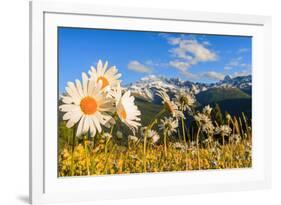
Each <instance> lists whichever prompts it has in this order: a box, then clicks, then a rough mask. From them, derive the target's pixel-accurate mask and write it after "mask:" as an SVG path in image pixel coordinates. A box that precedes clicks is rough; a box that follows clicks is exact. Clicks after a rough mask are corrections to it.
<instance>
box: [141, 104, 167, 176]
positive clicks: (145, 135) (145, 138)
mask: <svg viewBox="0 0 281 205" xmlns="http://www.w3.org/2000/svg"><path fill="white" fill-rule="evenodd" d="M164 112H165V109H162V110H161V111H160V112H159V113H157V115H155V117H154V118H153V119H152V120H151V121H150V123H149V124H148V126H147V128H146V129H145V132H144V140H143V164H144V172H146V146H147V133H148V130H150V129H152V127H153V126H154V124H155V123H156V122H157V118H158V117H160V116H161V115H162V114H163V113H164Z"/></svg>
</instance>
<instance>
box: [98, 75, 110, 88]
mask: <svg viewBox="0 0 281 205" xmlns="http://www.w3.org/2000/svg"><path fill="white" fill-rule="evenodd" d="M100 80H101V81H102V87H101V88H102V89H104V88H105V87H106V86H108V85H109V82H108V80H107V79H106V78H105V77H103V76H100V77H99V78H98V80H97V82H99V81H100Z"/></svg>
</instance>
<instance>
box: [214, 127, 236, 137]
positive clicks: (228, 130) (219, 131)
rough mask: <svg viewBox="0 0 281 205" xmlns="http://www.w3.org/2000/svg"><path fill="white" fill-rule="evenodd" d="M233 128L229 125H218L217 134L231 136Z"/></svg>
mask: <svg viewBox="0 0 281 205" xmlns="http://www.w3.org/2000/svg"><path fill="white" fill-rule="evenodd" d="M231 131H232V129H231V128H230V127H229V126H228V125H221V126H220V127H216V134H220V135H221V136H229V135H230V134H231Z"/></svg>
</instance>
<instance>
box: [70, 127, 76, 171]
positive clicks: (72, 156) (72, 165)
mask: <svg viewBox="0 0 281 205" xmlns="http://www.w3.org/2000/svg"><path fill="white" fill-rule="evenodd" d="M75 135H76V125H74V127H73V130H72V152H71V167H70V172H71V173H70V174H71V176H74V148H75V137H76V136H75Z"/></svg>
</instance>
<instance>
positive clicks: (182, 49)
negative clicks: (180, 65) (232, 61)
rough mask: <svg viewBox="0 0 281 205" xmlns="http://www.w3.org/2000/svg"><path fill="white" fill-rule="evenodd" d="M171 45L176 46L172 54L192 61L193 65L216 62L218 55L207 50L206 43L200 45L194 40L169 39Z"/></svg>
mask: <svg viewBox="0 0 281 205" xmlns="http://www.w3.org/2000/svg"><path fill="white" fill-rule="evenodd" d="M168 42H169V43H170V44H171V45H176V47H174V48H172V49H171V50H170V52H171V53H172V54H173V55H174V56H175V57H176V58H179V59H185V60H189V61H191V64H197V63H199V62H207V61H215V60H217V54H216V53H215V52H214V51H211V50H210V49H208V48H206V47H205V45H204V43H199V42H198V41H197V40H194V39H192V40H191V39H182V38H169V39H168Z"/></svg>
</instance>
